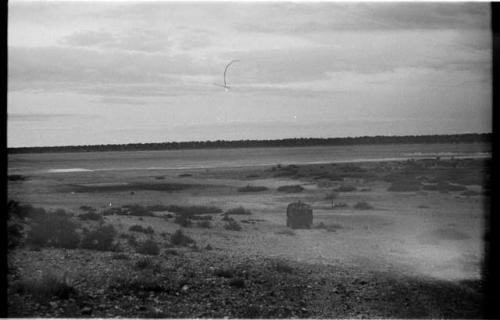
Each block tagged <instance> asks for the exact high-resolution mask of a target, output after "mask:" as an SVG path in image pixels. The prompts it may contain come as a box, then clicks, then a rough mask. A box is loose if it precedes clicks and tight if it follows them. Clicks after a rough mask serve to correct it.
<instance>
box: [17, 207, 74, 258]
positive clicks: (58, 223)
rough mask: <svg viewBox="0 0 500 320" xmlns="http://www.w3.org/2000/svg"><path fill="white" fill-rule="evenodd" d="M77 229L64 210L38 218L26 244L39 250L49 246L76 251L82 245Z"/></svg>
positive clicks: (35, 219)
mask: <svg viewBox="0 0 500 320" xmlns="http://www.w3.org/2000/svg"><path fill="white" fill-rule="evenodd" d="M76 227H77V226H76V224H75V223H73V222H72V221H71V220H70V218H69V217H68V216H67V214H66V213H65V212H64V210H62V211H61V210H58V211H56V212H53V213H47V214H45V215H42V216H36V217H34V218H33V221H32V224H31V229H30V231H29V232H28V234H27V237H26V243H27V244H29V245H31V246H33V247H39V248H40V247H45V246H48V247H55V248H66V249H74V248H77V247H78V244H79V243H80V237H79V235H78V233H77V231H76Z"/></svg>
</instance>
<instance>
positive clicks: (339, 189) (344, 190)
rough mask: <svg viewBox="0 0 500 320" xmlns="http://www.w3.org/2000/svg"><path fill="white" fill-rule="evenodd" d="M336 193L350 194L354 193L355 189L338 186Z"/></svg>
mask: <svg viewBox="0 0 500 320" xmlns="http://www.w3.org/2000/svg"><path fill="white" fill-rule="evenodd" d="M335 191H337V192H352V191H356V187H354V186H340V187H338V188H337V189H335Z"/></svg>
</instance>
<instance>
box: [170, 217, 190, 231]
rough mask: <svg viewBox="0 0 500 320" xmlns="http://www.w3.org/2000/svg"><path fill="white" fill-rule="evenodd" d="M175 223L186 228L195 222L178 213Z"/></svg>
mask: <svg viewBox="0 0 500 320" xmlns="http://www.w3.org/2000/svg"><path fill="white" fill-rule="evenodd" d="M174 223H177V224H178V225H180V226H181V227H184V228H188V227H190V226H191V225H192V224H193V223H192V222H191V220H189V218H188V217H187V216H186V215H176V216H175V219H174Z"/></svg>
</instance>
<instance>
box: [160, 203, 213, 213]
mask: <svg viewBox="0 0 500 320" xmlns="http://www.w3.org/2000/svg"><path fill="white" fill-rule="evenodd" d="M168 211H170V212H173V213H177V214H184V215H195V214H208V213H221V212H222V209H221V208H218V207H214V206H178V205H170V206H168Z"/></svg>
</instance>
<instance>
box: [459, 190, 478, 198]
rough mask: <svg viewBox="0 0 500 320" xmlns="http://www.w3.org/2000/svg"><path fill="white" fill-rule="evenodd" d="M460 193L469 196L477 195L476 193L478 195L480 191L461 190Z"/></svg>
mask: <svg viewBox="0 0 500 320" xmlns="http://www.w3.org/2000/svg"><path fill="white" fill-rule="evenodd" d="M461 195H462V196H467V197H470V196H478V195H480V193H479V192H477V191H474V190H467V191H464V192H462V193H461Z"/></svg>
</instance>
